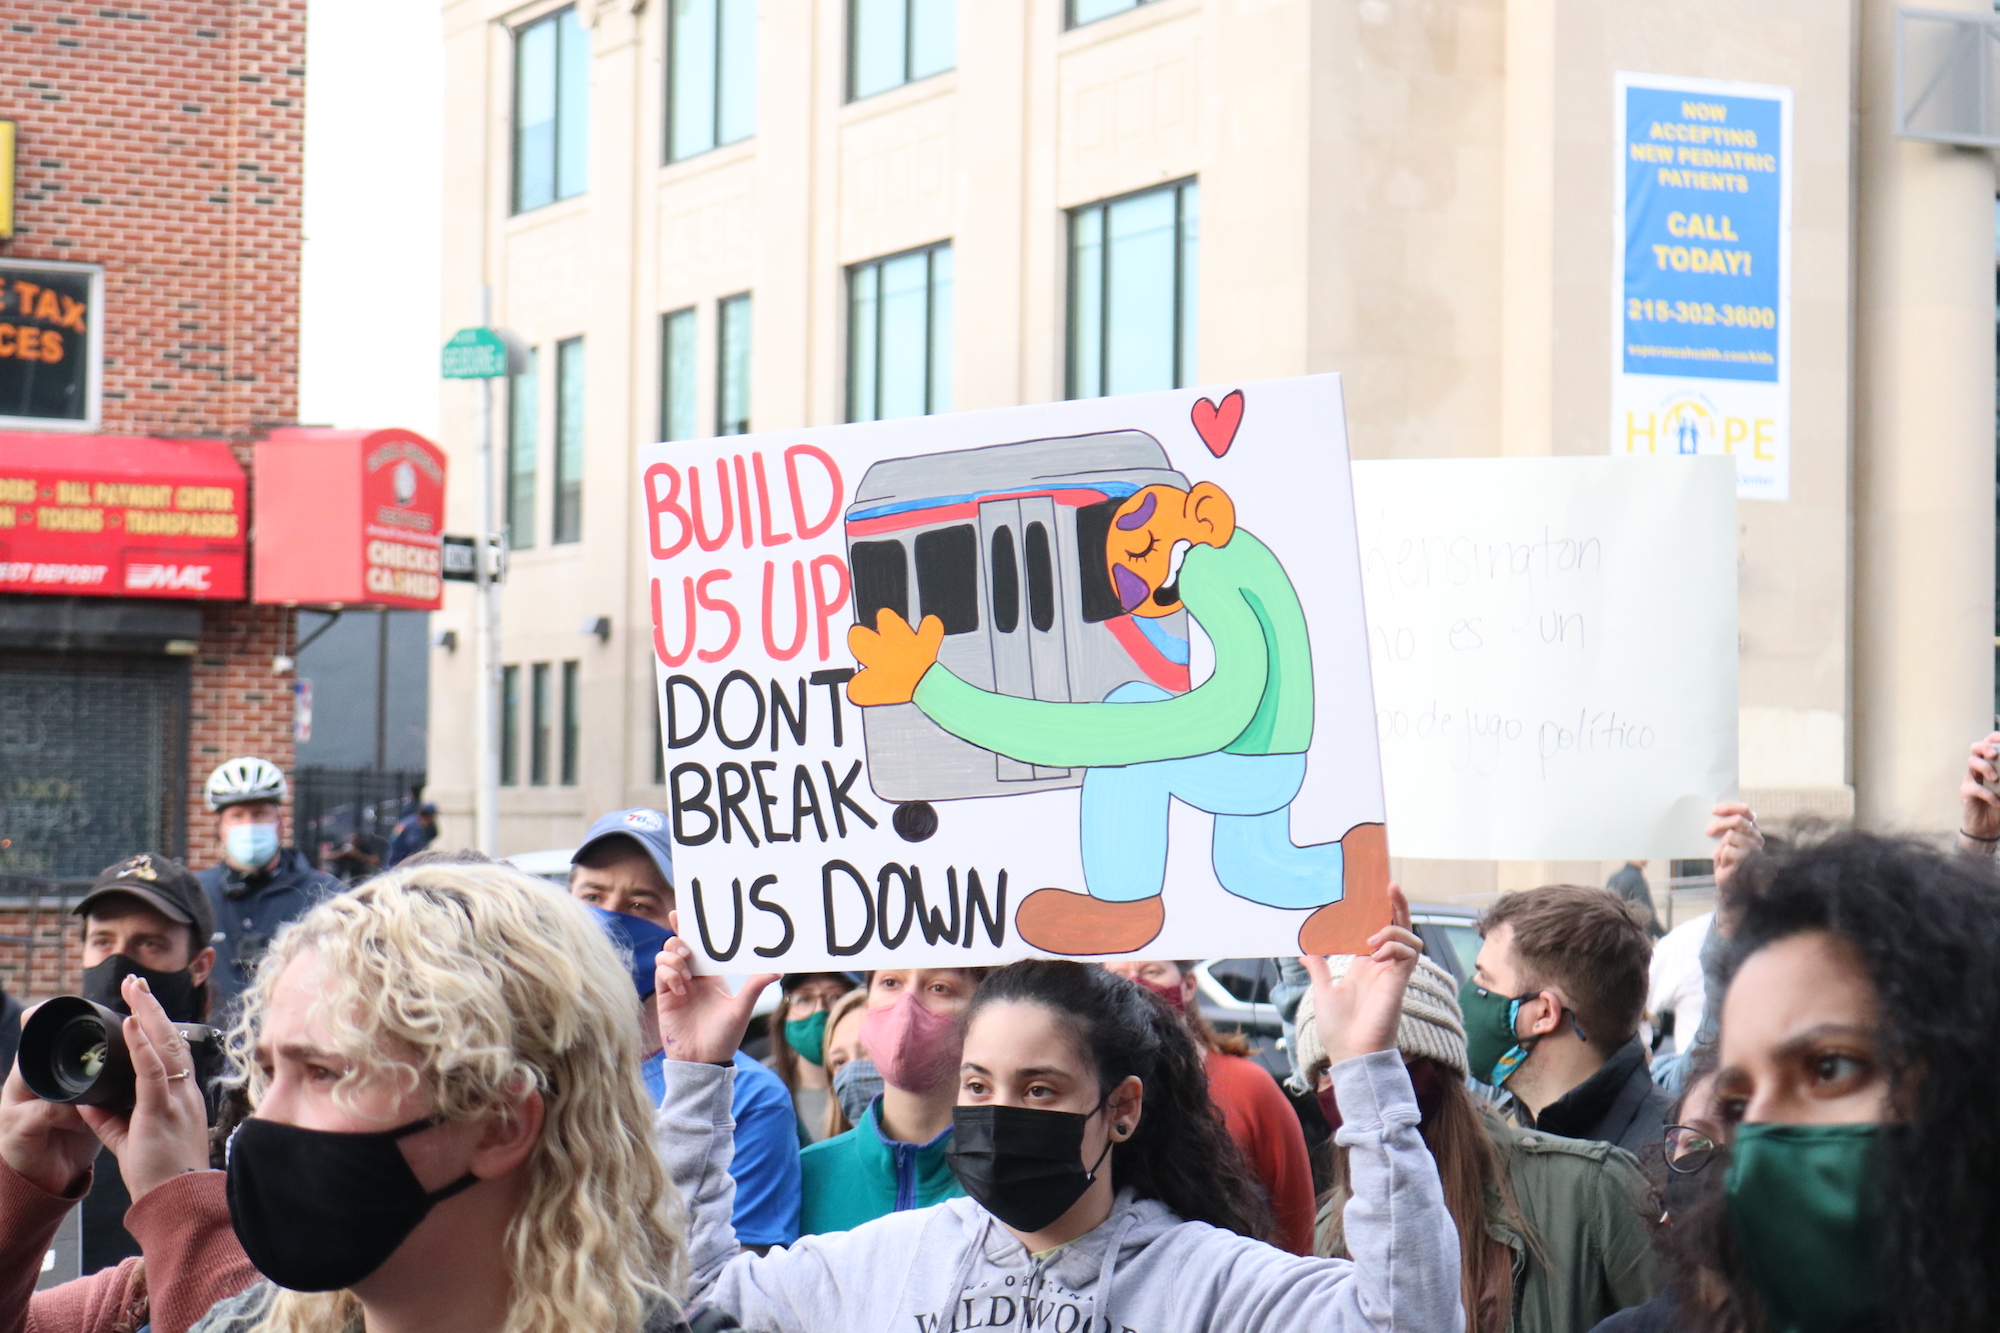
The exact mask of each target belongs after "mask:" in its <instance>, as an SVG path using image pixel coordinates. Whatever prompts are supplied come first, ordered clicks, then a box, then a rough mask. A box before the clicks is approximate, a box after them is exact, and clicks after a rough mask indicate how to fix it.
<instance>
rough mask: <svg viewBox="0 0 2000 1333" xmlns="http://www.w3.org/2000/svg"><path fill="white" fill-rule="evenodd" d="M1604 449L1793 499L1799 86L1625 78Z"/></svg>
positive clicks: (1742, 489) (1747, 494)
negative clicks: (1706, 469) (1703, 471)
mask: <svg viewBox="0 0 2000 1333" xmlns="http://www.w3.org/2000/svg"><path fill="white" fill-rule="evenodd" d="M1614 86H1615V89H1616V95H1617V99H1618V105H1617V125H1618V135H1617V145H1618V159H1617V168H1616V181H1617V188H1616V191H1615V194H1614V198H1615V201H1616V202H1615V205H1614V207H1615V221H1614V224H1613V225H1614V226H1615V227H1616V229H1617V245H1616V247H1615V256H1616V257H1615V259H1614V261H1613V274H1612V284H1611V290H1612V305H1613V309H1612V316H1611V318H1612V324H1611V327H1612V329H1613V331H1614V332H1613V342H1614V347H1613V351H1612V371H1611V452H1613V453H1614V454H1626V455H1636V454H1655V455H1656V454H1726V455H1728V456H1730V457H1731V458H1734V459H1735V460H1736V477H1737V494H1738V495H1739V496H1741V497H1742V498H1744V499H1746V500H1783V499H1785V498H1786V497H1787V496H1788V495H1789V494H1790V493H1791V380H1792V369H1791V364H1792V358H1791V346H1792V326H1791V306H1792V90H1791V89H1789V88H1784V87H1777V86H1771V85H1765V84H1751V83H1722V82H1717V81H1715V80H1712V79H1679V78H1665V77H1661V76H1657V75H1651V74H1625V73H1621V74H1619V75H1618V76H1617V78H1616V80H1615V85H1614Z"/></svg>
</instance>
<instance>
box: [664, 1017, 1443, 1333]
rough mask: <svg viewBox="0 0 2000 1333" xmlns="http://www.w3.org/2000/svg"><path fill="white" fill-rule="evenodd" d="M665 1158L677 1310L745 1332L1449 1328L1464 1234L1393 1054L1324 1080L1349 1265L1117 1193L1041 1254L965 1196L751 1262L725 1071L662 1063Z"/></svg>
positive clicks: (1432, 1331)
mask: <svg viewBox="0 0 2000 1333" xmlns="http://www.w3.org/2000/svg"><path fill="white" fill-rule="evenodd" d="M666 1076H667V1077H666V1097H665V1099H664V1100H663V1101H662V1102H661V1104H660V1111H659V1117H658V1120H657V1132H658V1136H659V1145H660V1156H661V1158H662V1159H663V1160H664V1161H665V1162H666V1165H667V1170H668V1173H669V1174H670V1175H671V1176H672V1177H673V1180H674V1183H675V1184H676V1185H678V1186H679V1187H680V1189H681V1192H682V1194H683V1196H684V1197H685V1198H686V1199H687V1200H688V1209H689V1219H688V1249H689V1256H688V1257H689V1263H690V1267H691V1271H692V1279H691V1282H690V1287H689V1292H688V1296H689V1300H690V1301H691V1302H692V1301H696V1300H707V1301H710V1302H712V1303H714V1304H716V1305H718V1306H721V1307H722V1308H723V1309H725V1310H728V1311H730V1312H731V1313H733V1314H734V1315H735V1316H736V1318H737V1319H738V1320H740V1321H741V1322H742V1324H743V1327H744V1328H745V1329H746V1330H749V1333H830V1331H831V1330H839V1331H840V1333H876V1331H877V1330H880V1331H881V1333H890V1330H895V1331H896V1333H958V1331H959V1330H966V1329H987V1328H1001V1329H1024V1330H1025V1329H1032V1330H1037V1333H1197V1331H1198V1330H1216V1333H1221V1331H1222V1330H1229V1333H1306V1331H1308V1330H1311V1331H1313V1333H1363V1331H1364V1330H1366V1331H1368V1333H1460V1330H1462V1329H1463V1327H1464V1310H1463V1308H1462V1307H1461V1305H1460V1303H1459V1268H1458V1233H1457V1231H1456V1229H1455V1228H1454V1227H1453V1226H1452V1221H1451V1215H1450V1214H1449V1213H1448V1212H1447V1211H1446V1210H1445V1204H1444V1191H1443V1188H1442V1187H1441V1186H1440V1185H1439V1183H1438V1174H1437V1167H1436V1165H1435V1164H1434V1163H1433V1162H1432V1161H1431V1156H1430V1152H1429V1151H1428V1150H1427V1149H1426V1148H1425V1147H1424V1143H1423V1139H1422V1138H1421V1137H1420V1136H1419V1135H1418V1133H1417V1128H1416V1126H1417V1102H1416V1096H1415V1094H1414V1093H1413V1092H1412V1091H1411V1089H1410V1079H1409V1075H1408V1073H1407V1072H1405V1070H1404V1068H1403V1061H1402V1057H1401V1056H1399V1055H1398V1054H1397V1053H1396V1052H1394V1051H1381V1052H1377V1053H1375V1054H1373V1055H1366V1056H1361V1057H1359V1058H1356V1059H1353V1060H1346V1061H1343V1062H1342V1063H1340V1064H1338V1065H1335V1066H1334V1068H1333V1079H1334V1086H1335V1088H1336V1089H1337V1090H1338V1091H1337V1095H1338V1097H1339V1100H1340V1109H1341V1113H1342V1124H1341V1128H1340V1131H1339V1135H1338V1139H1339V1142H1340V1144H1341V1146H1342V1147H1344V1148H1346V1149H1347V1150H1348V1162H1349V1171H1350V1173H1351V1179H1352V1181H1353V1189H1354V1194H1353V1197H1352V1198H1351V1199H1350V1200H1349V1202H1348V1204H1347V1211H1346V1215H1345V1225H1346V1234H1347V1243H1348V1250H1349V1252H1350V1253H1352V1254H1353V1255H1354V1262H1352V1263H1350V1262H1348V1261H1346V1260H1343V1259H1302V1258H1298V1257H1296V1256H1293V1255H1290V1254H1287V1253H1285V1252H1284V1251H1282V1250H1278V1249H1274V1248H1273V1247H1271V1246H1269V1245H1266V1244H1264V1243H1262V1242H1261V1241H1255V1240H1249V1239H1247V1238H1245V1237H1242V1236H1238V1235H1236V1234H1234V1233H1233V1232H1229V1231H1223V1230H1220V1229H1218V1228H1215V1227H1212V1226H1209V1225H1207V1224H1206V1223H1202V1222H1184V1221H1182V1220H1181V1219H1180V1218H1178V1217H1176V1216H1175V1215H1174V1213H1173V1212H1172V1211H1171V1210H1170V1209H1168V1208H1167V1207H1166V1205H1164V1204H1162V1203H1160V1202H1159V1201H1157V1200H1154V1199H1140V1198H1136V1197H1134V1195H1133V1193H1132V1191H1131V1190H1130V1189H1126V1190H1121V1191H1120V1192H1119V1194H1118V1199H1117V1202H1116V1203H1114V1204H1113V1205H1112V1209H1111V1215H1110V1216H1109V1217H1108V1218H1106V1219H1105V1220H1104V1222H1103V1223H1102V1224H1100V1225H1099V1226H1098V1227H1097V1228H1096V1229H1095V1230H1093V1231H1091V1232H1090V1233H1089V1234H1088V1235H1085V1236H1083V1237H1081V1238H1079V1239H1077V1240H1075V1241H1072V1242H1071V1243H1070V1244H1068V1245H1065V1246H1063V1247H1062V1248H1060V1249H1058V1250H1056V1251H1055V1252H1053V1253H1050V1254H1044V1255H1043V1256H1042V1257H1041V1258H1040V1259H1036V1258H1034V1257H1032V1256H1031V1255H1029V1253H1028V1252H1027V1250H1026V1249H1025V1248H1024V1247H1023V1246H1022V1245H1021V1243H1020V1242H1019V1241H1017V1240H1015V1239H1014V1237H1013V1234H1012V1233H1010V1232H1009V1231H1008V1230H1007V1229H1006V1228H1005V1227H1003V1226H1001V1225H1000V1223H999V1222H997V1221H996V1220H995V1219H994V1218H993V1216H992V1214H990V1213H988V1212H987V1211H986V1210H985V1209H984V1208H981V1207H980V1206H979V1205H978V1204H976V1203H974V1202H973V1201H972V1200H971V1199H952V1200H950V1201H948V1202H945V1203H941V1204H936V1205H934V1206H932V1207H929V1208H919V1209H914V1210H912V1211H909V1212H902V1213H892V1214H890V1215H889V1216H887V1217H881V1218H877V1219H875V1220H874V1221H872V1222H869V1223H866V1224H865V1225H862V1226H859V1227H856V1228H855V1229H854V1230H852V1231H839V1232H833V1233H830V1234H826V1235H817V1236H807V1237H804V1238H802V1239H801V1240H800V1241H799V1242H798V1244H796V1245H794V1246H792V1247H791V1248H790V1249H773V1250H772V1251H770V1253H768V1254H766V1255H764V1256H762V1257H759V1256H757V1255H755V1254H747V1253H742V1252H740V1251H739V1249H738V1246H737V1243H736V1235H735V1232H734V1231H732V1230H731V1229H730V1224H729V1217H730V1209H731V1206H732V1202H731V1196H732V1194H733V1192H734V1189H735V1187H734V1185H733V1184H732V1183H731V1181H730V1178H729V1158H730V1152H731V1135H732V1132H733V1130H732V1125H731V1122H730V1119H729V1095H730V1081H731V1079H733V1078H734V1076H735V1071H734V1070H733V1069H725V1068H723V1067H721V1066H718V1065H708V1064H697V1063H691V1062H683V1061H673V1060H669V1061H668V1062H667V1068H666Z"/></svg>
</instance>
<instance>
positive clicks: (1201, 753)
mask: <svg viewBox="0 0 2000 1333" xmlns="http://www.w3.org/2000/svg"><path fill="white" fill-rule="evenodd" d="M1343 421H1344V417H1343V411H1342V406H1341V396H1340V381H1339V379H1338V377H1336V376H1331V375H1326V376H1315V377H1311V378H1304V379H1295V380H1280V381H1273V382H1267V383H1253V384H1243V385H1224V386H1221V387H1219V388H1216V389H1206V390H1200V389H1189V390H1178V391H1174V392H1169V393H1159V394H1147V395H1138V396H1132V397H1125V398H1099V399H1088V400H1083V401H1077V402H1066V403H1050V404H1043V405H1037V406H1030V407H1020V408H1009V409H1004V410H999V411H990V412H966V413H960V414H957V415H953V416H939V417H926V418H916V419H910V420H900V421H886V422H873V423H867V424H862V425H852V426H832V427H821V428H815V429H808V430H797V431H785V432H772V433H769V434H760V435H747V436H737V437H733V438H725V439H715V440H702V441H696V442H692V443H677V444H661V445H655V446H651V447H649V448H647V449H645V450H643V451H642V455H641V472H642V476H643V479H644V496H643V502H644V505H645V509H646V522H647V526H648V530H649V531H648V538H649V543H650V548H651V558H650V574H651V598H652V608H653V622H654V623H653V646H654V653H655V656H656V658H657V665H658V683H659V688H660V690H661V709H660V711H661V725H662V731H663V736H662V743H663V744H664V746H665V747H666V763H667V786H668V792H669V794H668V804H669V812H668V813H669V819H670V821H671V825H672V829H673V836H674V842H675V847H676V851H675V870H676V879H677V881H678V882H677V884H676V888H677V889H678V894H679V908H680V920H681V930H682V933H683V935H684V936H685V938H686V939H687V940H688V942H689V943H690V945H692V946H693V947H694V948H695V950H696V951H697V954H698V955H699V956H700V958H701V959H702V960H703V963H704V965H705V966H707V967H710V968H713V969H714V970H717V971H724V972H744V971H748V970H770V971H798V970H810V969H820V968H828V967H840V968H848V967H858V968H870V967H887V966H897V967H936V966H953V965H958V966H963V965H976V964H990V963H995V962H1002V961H1006V960H1008V959H1011V958H1019V957H1025V956H1030V955H1034V954H1038V953H1039V954H1052V955H1066V956H1072V957H1093V956H1096V957H1103V956H1112V955H1119V954H1123V955H1127V956H1139V957H1158V958H1175V957H1207V956H1211V955H1216V954H1250V955H1260V954H1261V955H1271V954H1287V953H1296V952H1298V951H1299V949H1300V947H1301V945H1300V941H1301V938H1302V937H1303V938H1305V939H1307V940H1308V941H1309V942H1310V943H1312V944H1315V945H1317V946H1318V948H1317V951H1318V952H1322V953H1325V952H1336V951H1341V949H1342V948H1347V947H1351V948H1358V947H1360V941H1361V940H1364V939H1365V938H1366V937H1367V935H1368V934H1369V933H1370V932H1371V931H1373V930H1374V929H1376V928H1378V927H1379V926H1380V925H1381V924H1382V923H1383V922H1384V921H1386V920H1387V905H1386V884H1387V870H1388V862H1387V852H1386V847H1385V839H1384V835H1383V830H1382V825H1381V820H1382V794H1381V782H1380V770H1379V766H1378V763H1377V758H1376V753H1375V721H1374V706H1373V702H1372V699H1371V696H1370V693H1369V683H1368V657H1367V646H1366V636H1365V627H1364V621H1363V615H1362V606H1361V576H1360V568H1359V562H1358V558H1357V554H1356V550H1357V548H1356V544H1355V535H1354V524H1353V506H1352V494H1351V490H1350V486H1351V482H1350V476H1349V471H1348V459H1347V447H1346V434H1345V429H1344V425H1343ZM857 621H859V622H861V625H863V626H866V629H865V630H863V629H861V628H859V627H857V626H856V622H857ZM850 627H855V628H856V632H855V634H854V636H853V640H852V642H850V634H849V631H850ZM857 658H858V659H859V663H860V665H861V667H863V668H864V669H862V670H861V671H860V673H859V674H858V675H854V676H853V679H852V680H851V681H850V680H849V676H850V675H851V674H852V673H853V672H854V671H855V669H856V666H857Z"/></svg>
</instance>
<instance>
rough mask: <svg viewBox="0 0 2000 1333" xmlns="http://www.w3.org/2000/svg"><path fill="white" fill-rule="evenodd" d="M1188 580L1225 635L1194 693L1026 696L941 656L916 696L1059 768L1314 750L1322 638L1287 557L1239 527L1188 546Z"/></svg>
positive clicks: (1209, 621) (937, 715) (967, 733)
mask: <svg viewBox="0 0 2000 1333" xmlns="http://www.w3.org/2000/svg"><path fill="white" fill-rule="evenodd" d="M1180 591H1181V604H1182V605H1184V606H1185V607H1187V611H1188V614H1189V615H1190V616H1192V617H1193V618H1194V620H1195V622H1196V623H1197V624H1199V625H1200V626H1201V628H1202V631H1203V633H1205V634H1207V635H1208V638H1209V642H1211V643H1213V644H1214V645H1215V674H1214V675H1212V676H1210V677H1209V678H1208V679H1207V680H1205V681H1203V682H1202V683H1201V684H1200V685H1197V686H1196V687H1195V688H1193V689H1191V690H1189V691H1188V692H1187V693H1186V694H1181V695H1176V696H1175V697H1173V698H1171V699H1158V700H1153V701H1149V702H1145V703H1124V704H1109V703H1061V702H1055V701H1051V700H1042V699H1018V698H1015V697H1014V696H1013V695H1009V694H995V693H993V692H992V691H990V690H982V689H980V688H979V687H978V686H976V685H968V684H967V683H966V682H964V681H963V680H960V679H959V678H958V677H957V676H954V675H953V674H952V673H951V672H950V671H948V670H946V669H945V668H944V667H943V666H933V667H932V668H931V669H930V670H929V671H927V672H925V673H924V677H923V679H922V680H920V681H918V682H917V692H916V696H915V699H916V705H917V707H918V708H921V709H922V710H923V711H924V713H925V714H926V715H927V716H928V717H929V718H930V719H931V720H932V721H933V722H936V723H937V724H938V725H939V726H941V727H943V728H944V729H945V730H946V731H948V732H950V733H951V734H952V735H954V736H957V737H959V738H961V739H963V740H967V741H970V742H972V743H973V744H974V745H977V746H979V747H980V748H982V749H986V750H991V751H993V752H994V753H996V754H1004V755H1006V756H1008V757H1009V758H1011V759H1018V760H1020V761H1021V762H1023V763H1028V764H1043V765H1046V766H1047V767H1050V768H1112V767H1120V766H1123V765H1126V764H1143V763H1149V762H1152V761H1154V760H1159V759H1187V758H1191V757H1192V756H1194V755H1198V754H1213V753H1215V752H1216V751H1217V750H1224V751H1227V752H1228V753H1230V754H1304V753H1305V752H1306V750H1307V749H1308V748H1310V747H1311V745H1312V726H1313V680H1312V645H1311V644H1310V642H1309V641H1308V639H1307V636H1306V616H1305V611H1304V609H1303V608H1301V607H1300V606H1299V597H1298V594H1297V593H1296V592H1295V591H1293V589H1292V580H1291V578H1290V577H1289V576H1288V575H1287V574H1286V573H1285V567H1284V566H1283V565H1281V564H1279V563H1278V557H1277V556H1275V555H1273V554H1271V548H1270V547H1268V546H1266V545H1264V543H1262V542H1260V541H1258V540H1257V539H1256V538H1255V537H1254V536H1252V535H1251V534H1249V533H1247V532H1245V531H1243V529H1241V528H1238V529H1237V530H1236V533H1235V535H1234V536H1232V537H1231V538H1230V539H1229V544H1228V545H1226V546H1222V547H1215V546H1197V547H1195V548H1194V549H1192V550H1191V551H1189V552H1188V554H1187V558H1186V559H1185V560H1183V561H1182V562H1181V573H1180Z"/></svg>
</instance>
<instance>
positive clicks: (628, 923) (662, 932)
mask: <svg viewBox="0 0 2000 1333" xmlns="http://www.w3.org/2000/svg"><path fill="white" fill-rule="evenodd" d="M583 905H584V907H586V908H587V909H589V911H590V914H591V915H592V916H594V917H596V918H597V924H598V925H600V926H602V927H603V928H604V934H605V937H606V938H607V939H609V940H610V941H611V943H612V946H613V947H614V948H616V949H617V950H618V951H619V952H620V953H622V954H625V955H628V956H627V958H626V960H625V961H626V965H627V966H628V967H630V968H631V970H632V984H633V986H634V987H636V988H637V989H638V992H639V998H640V999H642V1000H643V999H645V998H646V997H647V996H648V995H651V994H652V993H653V990H654V986H653V973H654V969H655V966H656V965H655V963H654V960H655V959H656V958H658V957H659V953H660V946H661V945H663V944H665V943H666V942H667V941H668V940H670V939H672V938H673V937H674V932H672V931H671V930H668V929H667V928H666V927H665V926H662V925H658V924H655V923H654V922H651V921H648V920H646V918H645V917H643V916H632V915H630V914H629V913H626V912H608V911H606V910H605V909H604V908H602V907H599V906H597V904H595V903H585V904H583Z"/></svg>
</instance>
